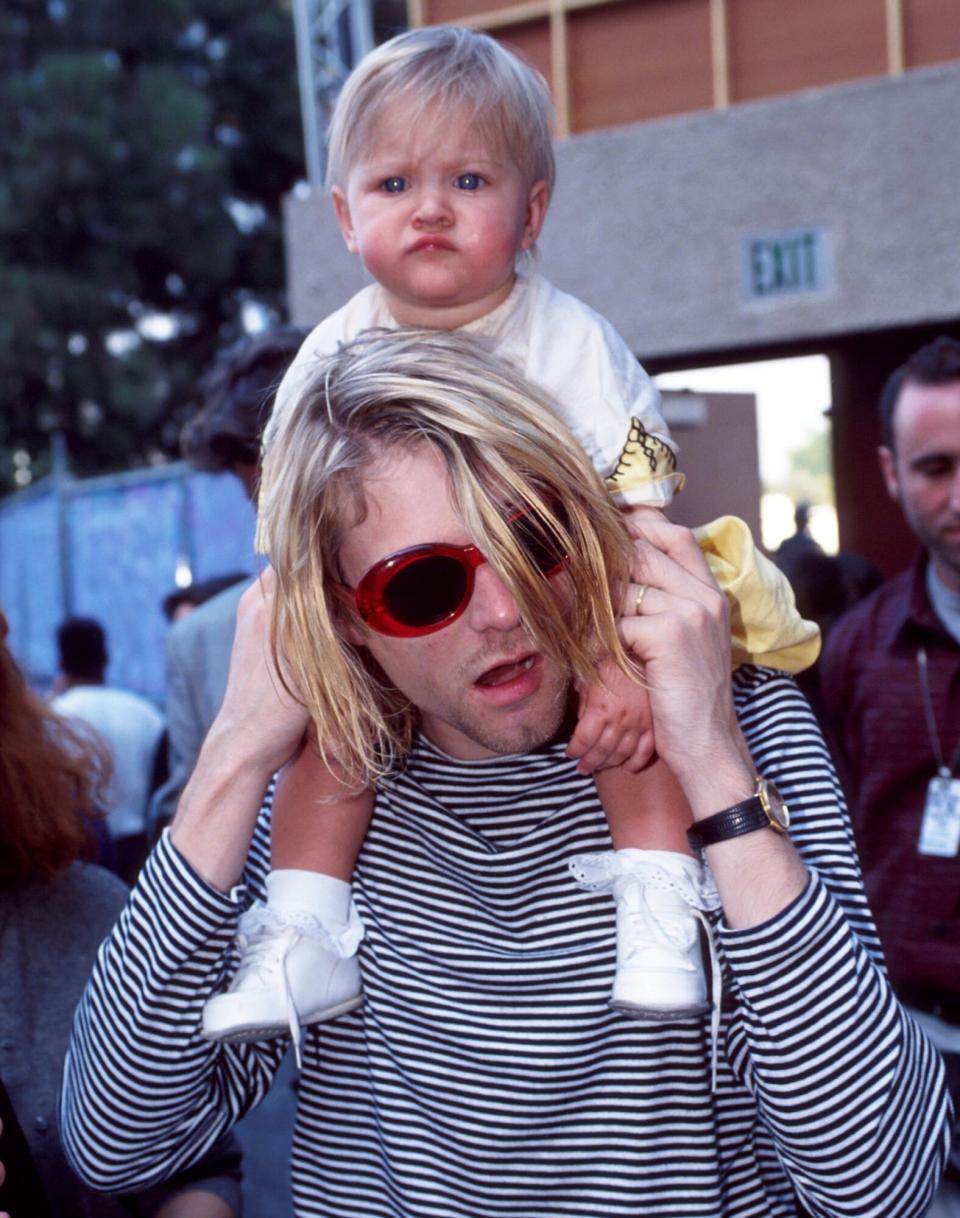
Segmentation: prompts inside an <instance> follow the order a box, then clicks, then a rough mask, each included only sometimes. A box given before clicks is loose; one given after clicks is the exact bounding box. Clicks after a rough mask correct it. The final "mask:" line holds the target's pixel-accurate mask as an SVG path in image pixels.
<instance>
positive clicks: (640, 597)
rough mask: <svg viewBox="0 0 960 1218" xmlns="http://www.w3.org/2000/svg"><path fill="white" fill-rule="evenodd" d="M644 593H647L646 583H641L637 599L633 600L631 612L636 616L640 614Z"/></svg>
mask: <svg viewBox="0 0 960 1218" xmlns="http://www.w3.org/2000/svg"><path fill="white" fill-rule="evenodd" d="M646 595H647V585H646V584H641V585H640V591H639V592H638V593H637V599H636V600H635V601H634V602H633V612H634V614H635V615H636V616H637V617H639V616H640V606H641V605H642V604H643V598H644V597H645V596H646Z"/></svg>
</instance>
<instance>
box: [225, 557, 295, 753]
mask: <svg viewBox="0 0 960 1218" xmlns="http://www.w3.org/2000/svg"><path fill="white" fill-rule="evenodd" d="M275 588H276V577H275V575H274V572H273V569H272V568H270V567H268V568H267V570H266V571H264V573H263V574H262V575H261V577H260V578H259V579H258V580H255V581H254V582H253V583H252V584H251V585H250V587H249V588H248V589H247V590H246V592H244V594H243V596H242V597H241V598H240V603H239V605H238V607H237V627H236V632H235V634H234V638H233V650H232V651H231V653H230V673H229V676H228V677H227V689H226V692H225V693H224V696H223V704H222V705H221V707H220V710H219V711H218V713H217V717H216V719H215V720H214V722H213V724H212V725H211V728H210V732H209V735H208V737H207V738H208V739H209V738H210V736H216V737H219V738H221V740H222V742H223V744H224V745H226V743H227V741H228V740H229V742H230V744H231V746H232V747H233V748H235V750H236V751H237V752H239V753H240V754H241V755H242V757H243V758H244V760H245V762H246V763H247V764H248V765H257V766H259V767H260V768H262V769H263V770H264V771H265V772H266V773H267V775H268V776H269V775H270V774H273V773H274V772H275V771H277V770H279V769H280V767H281V766H282V765H284V764H285V763H286V762H287V761H289V760H290V758H291V757H292V756H293V754H294V753H295V752H296V751H297V749H298V748H299V747H300V745H301V743H302V741H303V737H304V733H305V732H306V729H307V724H308V716H307V712H306V710H305V709H304V707H303V706H302V704H301V703H300V702H298V701H297V700H296V699H295V698H294V697H291V695H290V694H289V693H288V692H287V689H286V688H285V685H284V682H283V681H281V679H280V674H279V673H278V672H277V669H276V666H275V665H274V661H273V655H272V653H271V650H270V616H271V613H272V611H273V597H274V592H275ZM286 685H287V686H289V685H290V680H289V678H287V679H286Z"/></svg>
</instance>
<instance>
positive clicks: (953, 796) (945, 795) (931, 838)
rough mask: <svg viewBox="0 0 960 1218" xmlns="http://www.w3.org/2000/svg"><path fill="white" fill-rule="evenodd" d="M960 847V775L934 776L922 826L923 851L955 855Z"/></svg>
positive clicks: (949, 856) (952, 856)
mask: <svg viewBox="0 0 960 1218" xmlns="http://www.w3.org/2000/svg"><path fill="white" fill-rule="evenodd" d="M958 848H960V779H958V778H953V777H952V776H951V775H950V774H949V773H946V774H937V775H936V776H935V777H933V778H931V779H930V785H929V786H928V787H927V800H926V803H925V804H924V806H923V824H922V825H921V826H920V841H919V842H918V843H917V850H918V851H919V852H920V854H928V855H933V856H935V857H937V858H944V859H951V858H954V857H955V855H956V853H957V850H958Z"/></svg>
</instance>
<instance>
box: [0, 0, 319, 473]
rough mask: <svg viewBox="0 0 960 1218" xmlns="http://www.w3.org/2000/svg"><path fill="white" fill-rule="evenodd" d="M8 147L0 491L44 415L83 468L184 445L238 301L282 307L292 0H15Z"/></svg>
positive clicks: (6, 106) (1, 213)
mask: <svg viewBox="0 0 960 1218" xmlns="http://www.w3.org/2000/svg"><path fill="white" fill-rule="evenodd" d="M0 147H2V149H3V165H2V171H0V283H2V285H3V310H2V312H0V403H2V405H0V493H2V492H4V491H6V490H9V489H11V488H12V485H13V483H12V475H13V460H12V454H13V452H14V451H15V450H17V449H24V450H26V451H27V452H29V454H30V456H31V459H32V462H33V472H34V475H35V476H36V475H38V474H42V473H43V472H44V465H45V461H46V459H47V454H48V451H49V446H50V434H51V432H52V431H55V430H62V431H63V432H64V433H65V435H66V439H67V447H68V451H69V454H70V460H71V464H72V466H73V468H74V470H75V471H76V472H79V473H91V472H97V471H106V470H113V469H120V468H125V467H129V466H131V465H137V464H142V463H144V462H148V461H152V460H157V459H161V458H162V457H163V456H165V455H166V456H175V455H176V454H177V435H178V431H179V426H180V423H181V422H182V420H183V419H184V418H185V417H186V416H187V415H188V414H189V413H190V412H191V411H192V409H193V408H194V403H195V400H196V399H195V389H194V387H195V385H196V382H197V379H198V377H199V376H200V375H201V373H202V372H203V371H204V370H205V369H206V367H207V366H208V365H209V363H210V360H211V359H212V357H213V354H214V352H215V351H216V350H217V349H218V348H219V347H220V346H221V345H223V344H225V343H228V342H231V341H232V340H233V339H234V338H235V337H237V335H238V334H239V333H240V332H241V331H242V311H243V309H244V306H245V305H247V304H248V303H252V304H256V305H258V306H260V307H261V308H263V309H265V310H266V311H267V313H268V314H270V315H276V316H278V315H280V314H281V313H282V311H283V255H282V243H281V218H280V204H281V199H282V196H283V194H284V193H285V192H286V191H288V190H289V189H290V188H291V186H292V185H293V183H294V182H295V181H296V179H297V178H298V176H300V175H301V174H302V145H301V133H300V121H299V103H298V98H297V89H296V60H295V51H294V41H293V21H292V16H291V13H290V10H289V5H288V3H286V2H285V0H190V2H189V3H187V0H49V2H48V3H47V4H46V5H45V6H44V5H41V4H39V3H38V2H37V0H19V2H18V0H8V3H7V4H6V5H5V6H4V10H3V13H2V14H0ZM158 319H159V322H160V325H158V324H157V322H158Z"/></svg>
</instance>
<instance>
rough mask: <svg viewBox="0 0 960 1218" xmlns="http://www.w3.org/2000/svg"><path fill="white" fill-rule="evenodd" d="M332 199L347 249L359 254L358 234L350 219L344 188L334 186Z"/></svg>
mask: <svg viewBox="0 0 960 1218" xmlns="http://www.w3.org/2000/svg"><path fill="white" fill-rule="evenodd" d="M330 198H331V199H332V200H333V210H334V211H335V212H336V215H337V223H338V224H339V225H340V231H341V233H343V239H344V241H345V242H346V245H347V249H348V250H349V251H350V253H351V254H358V253H359V252H360V247H359V246H358V244H357V234H356V233H355V232H354V228H353V223H352V221H351V219H350V208H349V206H348V204H347V196H346V194H345V193H344V191H343V189H342V187H340V186H334V187H333V188H332V189H331V191H330Z"/></svg>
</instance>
